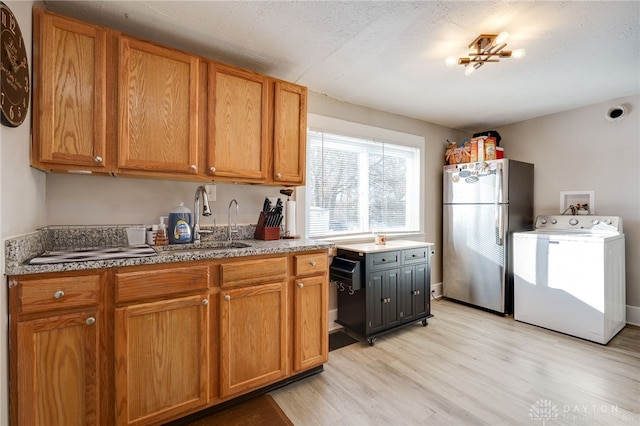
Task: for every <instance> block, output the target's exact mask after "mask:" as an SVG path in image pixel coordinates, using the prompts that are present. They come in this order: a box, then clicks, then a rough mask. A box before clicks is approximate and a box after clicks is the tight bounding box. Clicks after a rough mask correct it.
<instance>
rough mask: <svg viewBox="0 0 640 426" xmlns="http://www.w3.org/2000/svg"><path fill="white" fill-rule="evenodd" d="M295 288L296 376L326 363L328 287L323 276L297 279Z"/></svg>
mask: <svg viewBox="0 0 640 426" xmlns="http://www.w3.org/2000/svg"><path fill="white" fill-rule="evenodd" d="M325 256H326V255H325ZM294 284H295V285H294V287H293V291H294V294H295V302H294V345H293V347H294V351H293V369H294V373H295V372H299V371H303V370H307V369H309V368H312V367H316V366H318V365H321V364H324V363H325V362H327V361H328V359H329V331H328V327H329V324H328V318H327V316H328V303H329V302H328V300H329V290H328V288H329V287H328V281H327V275H326V274H325V275H321V276H312V277H306V278H298V279H296V280H295V283H294Z"/></svg>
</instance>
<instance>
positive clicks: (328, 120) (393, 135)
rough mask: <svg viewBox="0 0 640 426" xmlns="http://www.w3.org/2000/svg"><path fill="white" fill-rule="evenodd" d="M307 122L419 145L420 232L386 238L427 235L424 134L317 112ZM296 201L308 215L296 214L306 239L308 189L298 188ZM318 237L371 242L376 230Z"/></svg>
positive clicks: (362, 136) (328, 129) (323, 128)
mask: <svg viewBox="0 0 640 426" xmlns="http://www.w3.org/2000/svg"><path fill="white" fill-rule="evenodd" d="M307 125H308V127H309V128H310V129H313V130H317V131H323V132H327V133H333V134H337V135H343V136H350V137H354V138H360V139H365V140H371V141H379V142H385V143H390V144H394V145H402V146H408V147H413V148H417V149H418V150H419V159H420V161H419V163H420V164H419V168H420V170H419V181H418V182H416V186H417V190H418V194H419V196H418V199H419V202H418V204H419V206H418V213H417V214H418V227H419V229H418V231H417V232H394V233H393V234H391V235H390V234H389V233H387V238H389V237H391V238H394V237H396V236H402V237H409V236H420V237H422V236H424V211H425V210H424V199H425V196H424V179H425V152H426V150H425V139H424V137H423V136H419V135H413V134H409V133H403V132H398V131H395V130H390V129H384V128H381V127H374V126H369V125H365V124H360V123H354V122H350V121H345V120H340V119H337V118H333V117H327V116H322V115H316V114H308V115H307ZM296 201H297V204H298V206H300V207H298V208H303V209H304V211H305V215H304V216H303V215H298V217H297V229H298V230H299V233H300V235H302V236H304V237H305V238H310V237H309V235H308V232H307V227H308V223H309V212H308V211H307V209H306V205H307V198H306V188H305V187H299V188H297V189H296ZM365 211H367V209H365ZM315 238H317V239H329V240H332V241H353V242H356V241H368V240H370V239H371V238H373V233H363V234H357V235H348V236H331V237H315Z"/></svg>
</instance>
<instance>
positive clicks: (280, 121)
mask: <svg viewBox="0 0 640 426" xmlns="http://www.w3.org/2000/svg"><path fill="white" fill-rule="evenodd" d="M273 126H274V129H273V183H275V184H279V185H304V183H305V167H306V165H305V164H306V163H305V159H306V145H307V88H306V87H303V86H299V85H297V84H293V83H287V82H284V81H276V82H275V86H274V117H273Z"/></svg>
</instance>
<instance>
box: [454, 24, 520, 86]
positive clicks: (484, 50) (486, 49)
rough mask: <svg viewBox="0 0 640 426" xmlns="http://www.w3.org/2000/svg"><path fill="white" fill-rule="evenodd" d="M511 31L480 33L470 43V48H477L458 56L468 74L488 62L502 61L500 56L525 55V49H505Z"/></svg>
mask: <svg viewBox="0 0 640 426" xmlns="http://www.w3.org/2000/svg"><path fill="white" fill-rule="evenodd" d="M508 37H509V33H508V32H506V31H503V32H501V33H500V34H480V35H479V36H478V37H476V39H475V40H473V41H472V42H471V44H469V49H475V52H470V53H469V56H466V57H465V56H463V57H460V58H458V64H459V65H464V66H465V67H466V70H465V71H464V73H465V74H466V75H469V74H471V73H472V72H474V71H475V70H477V69H478V68H480V67H482V66H483V65H484V64H485V63H487V62H500V58H510V57H511V56H512V55H513V57H514V58H521V57H523V56H524V53H525V52H524V50H523V49H519V50H517V51H514V52H512V51H510V50H504V48H505V47H507V43H506V40H507V38H508Z"/></svg>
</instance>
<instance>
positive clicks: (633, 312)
mask: <svg viewBox="0 0 640 426" xmlns="http://www.w3.org/2000/svg"><path fill="white" fill-rule="evenodd" d="M627 324H631V325H637V326H640V306H631V305H627Z"/></svg>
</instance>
